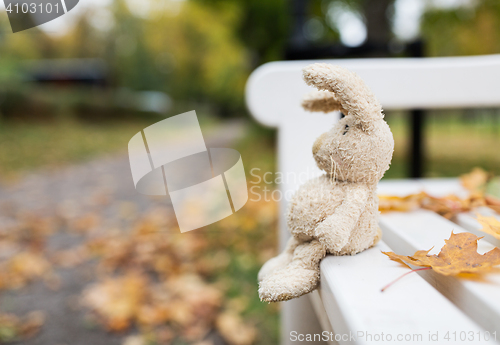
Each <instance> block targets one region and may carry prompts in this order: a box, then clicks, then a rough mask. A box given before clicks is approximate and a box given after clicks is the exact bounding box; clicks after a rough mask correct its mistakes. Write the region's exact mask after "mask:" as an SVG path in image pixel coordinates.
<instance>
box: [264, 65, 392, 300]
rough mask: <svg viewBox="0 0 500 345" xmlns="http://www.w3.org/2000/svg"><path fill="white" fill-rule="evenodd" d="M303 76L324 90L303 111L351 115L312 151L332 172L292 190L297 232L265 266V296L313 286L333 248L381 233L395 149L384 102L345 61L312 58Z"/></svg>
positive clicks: (283, 296)
mask: <svg viewBox="0 0 500 345" xmlns="http://www.w3.org/2000/svg"><path fill="white" fill-rule="evenodd" d="M303 76H304V80H305V82H306V83H307V84H308V85H312V86H315V87H316V88H317V89H318V90H320V91H315V92H313V93H311V94H309V95H307V96H306V97H305V99H304V101H303V103H302V106H303V107H304V109H306V110H309V111H323V112H325V113H328V112H331V111H336V110H340V111H341V112H342V113H343V114H345V117H344V118H342V119H340V120H339V121H338V122H337V123H336V124H335V126H334V127H333V128H332V129H331V130H330V131H328V132H326V133H324V134H322V135H321V136H320V137H319V138H318V139H317V140H316V142H315V143H314V146H313V149H312V152H313V156H314V158H315V160H316V163H317V165H318V167H319V168H320V169H322V170H324V172H325V174H324V175H322V176H320V177H318V178H315V179H312V180H310V181H308V182H307V183H305V184H304V185H302V186H301V187H300V188H299V190H298V191H297V192H296V194H295V195H294V196H293V198H292V200H291V201H290V203H289V208H288V212H287V215H286V219H287V225H288V229H289V231H290V233H291V235H292V236H291V238H290V240H289V241H288V243H287V245H286V249H285V250H284V252H283V253H282V254H280V255H279V256H277V257H275V258H273V259H271V260H269V261H268V262H267V263H266V264H264V266H263V267H262V269H261V270H260V272H259V281H260V283H259V296H260V299H261V300H263V301H267V302H277V301H285V300H289V299H292V298H296V297H299V296H302V295H304V294H307V293H309V292H311V291H313V290H314V289H316V287H317V286H318V283H319V278H320V274H319V264H320V261H321V259H323V257H325V255H326V254H332V255H354V254H356V253H359V252H361V251H363V250H365V249H367V248H369V247H371V246H373V245H375V244H376V243H377V242H378V241H379V239H380V236H381V233H380V229H379V228H378V224H377V223H378V213H379V212H378V199H377V195H376V188H377V183H378V181H379V180H380V179H381V178H382V176H383V175H384V173H385V171H386V170H387V169H389V165H390V162H391V159H392V154H393V151H394V139H393V137H392V133H391V130H390V128H389V126H388V125H387V123H386V122H385V121H384V114H383V113H382V107H381V105H380V103H379V102H378V101H377V99H376V98H375V96H374V95H373V93H372V92H371V91H370V89H369V88H368V87H367V86H366V84H365V83H364V82H363V80H361V78H359V77H358V76H357V75H356V74H355V73H352V72H350V71H348V70H346V69H344V68H342V67H339V66H333V65H329V64H325V63H318V64H313V65H310V66H307V67H306V68H304V69H303Z"/></svg>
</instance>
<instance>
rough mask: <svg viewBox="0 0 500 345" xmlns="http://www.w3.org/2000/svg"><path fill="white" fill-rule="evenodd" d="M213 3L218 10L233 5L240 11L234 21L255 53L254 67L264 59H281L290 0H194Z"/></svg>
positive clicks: (286, 35)
mask: <svg viewBox="0 0 500 345" xmlns="http://www.w3.org/2000/svg"><path fill="white" fill-rule="evenodd" d="M194 1H196V2H199V3H203V4H206V5H210V6H211V7H212V8H214V9H215V10H216V11H224V8H227V7H229V6H231V7H233V10H232V11H234V12H236V13H238V16H237V18H236V19H237V21H236V22H235V23H234V28H235V29H236V33H237V35H238V37H239V39H240V40H241V42H242V44H243V45H244V46H245V47H247V48H248V49H249V51H250V53H251V54H252V57H253V61H252V65H253V66H252V67H256V66H258V65H260V64H262V63H264V62H268V61H273V60H280V59H282V57H283V49H284V46H285V44H286V41H287V39H288V36H289V26H288V24H289V20H290V14H291V13H290V7H289V0H274V1H269V0H234V1H232V2H231V3H230V4H229V2H228V1H224V0H194Z"/></svg>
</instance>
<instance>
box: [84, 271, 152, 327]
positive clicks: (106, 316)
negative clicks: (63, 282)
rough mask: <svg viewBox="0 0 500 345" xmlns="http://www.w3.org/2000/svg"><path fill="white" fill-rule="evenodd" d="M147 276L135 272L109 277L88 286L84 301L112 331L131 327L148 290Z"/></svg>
mask: <svg viewBox="0 0 500 345" xmlns="http://www.w3.org/2000/svg"><path fill="white" fill-rule="evenodd" d="M147 283H148V282H147V280H146V278H145V277H144V276H143V275H141V274H139V273H135V272H130V273H128V274H127V275H125V276H123V277H118V278H108V279H106V280H104V281H103V282H101V283H97V284H94V285H92V286H91V287H90V288H88V289H87V290H86V291H85V292H84V295H83V303H84V304H85V305H87V306H88V307H90V308H91V309H92V310H94V311H95V312H96V313H97V314H98V315H99V316H100V317H101V318H102V319H103V320H104V323H105V324H106V326H107V328H108V329H109V330H111V331H122V330H125V329H127V328H128V327H130V325H131V322H132V321H133V320H134V319H135V317H136V315H137V313H138V311H139V309H140V306H141V304H142V302H143V300H144V299H145V297H146V296H145V295H146V291H147Z"/></svg>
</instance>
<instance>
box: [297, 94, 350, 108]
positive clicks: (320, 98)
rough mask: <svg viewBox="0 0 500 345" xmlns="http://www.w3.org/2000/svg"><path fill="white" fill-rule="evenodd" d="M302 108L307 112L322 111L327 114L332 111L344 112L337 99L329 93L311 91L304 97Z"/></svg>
mask: <svg viewBox="0 0 500 345" xmlns="http://www.w3.org/2000/svg"><path fill="white" fill-rule="evenodd" d="M302 108H304V109H305V110H307V111H322V112H324V113H329V112H332V111H338V110H340V111H341V112H345V113H347V112H346V110H345V109H344V108H342V105H341V104H340V101H339V99H338V98H337V96H335V94H334V93H333V92H330V91H312V92H310V93H308V94H306V95H305V96H304V99H303V100H302Z"/></svg>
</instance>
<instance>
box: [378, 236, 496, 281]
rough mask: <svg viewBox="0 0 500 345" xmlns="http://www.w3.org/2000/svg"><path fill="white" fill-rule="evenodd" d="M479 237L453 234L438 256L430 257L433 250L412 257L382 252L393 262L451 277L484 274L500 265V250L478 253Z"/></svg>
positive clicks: (419, 252)
mask: <svg viewBox="0 0 500 345" xmlns="http://www.w3.org/2000/svg"><path fill="white" fill-rule="evenodd" d="M481 238H482V237H477V236H476V235H474V234H471V233H469V232H462V233H459V234H454V233H453V232H452V233H451V236H450V238H449V239H448V240H445V242H446V244H445V245H444V246H443V248H441V251H440V252H439V254H438V255H429V252H430V251H431V250H432V248H431V249H429V250H427V251H425V250H419V251H417V252H416V253H415V254H413V255H412V256H404V255H398V254H395V253H393V252H382V253H384V254H385V255H387V256H388V257H389V258H390V259H391V260H394V261H398V262H404V263H405V264H406V265H408V264H410V265H415V266H424V267H431V268H432V269H433V270H434V271H436V272H437V273H440V274H443V275H446V276H449V275H457V274H459V273H484V272H487V271H489V270H490V269H491V268H492V267H494V266H496V265H500V249H498V248H494V249H492V250H490V251H489V252H487V253H485V254H482V255H481V254H479V253H478V252H477V241H478V240H479V239H481Z"/></svg>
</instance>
